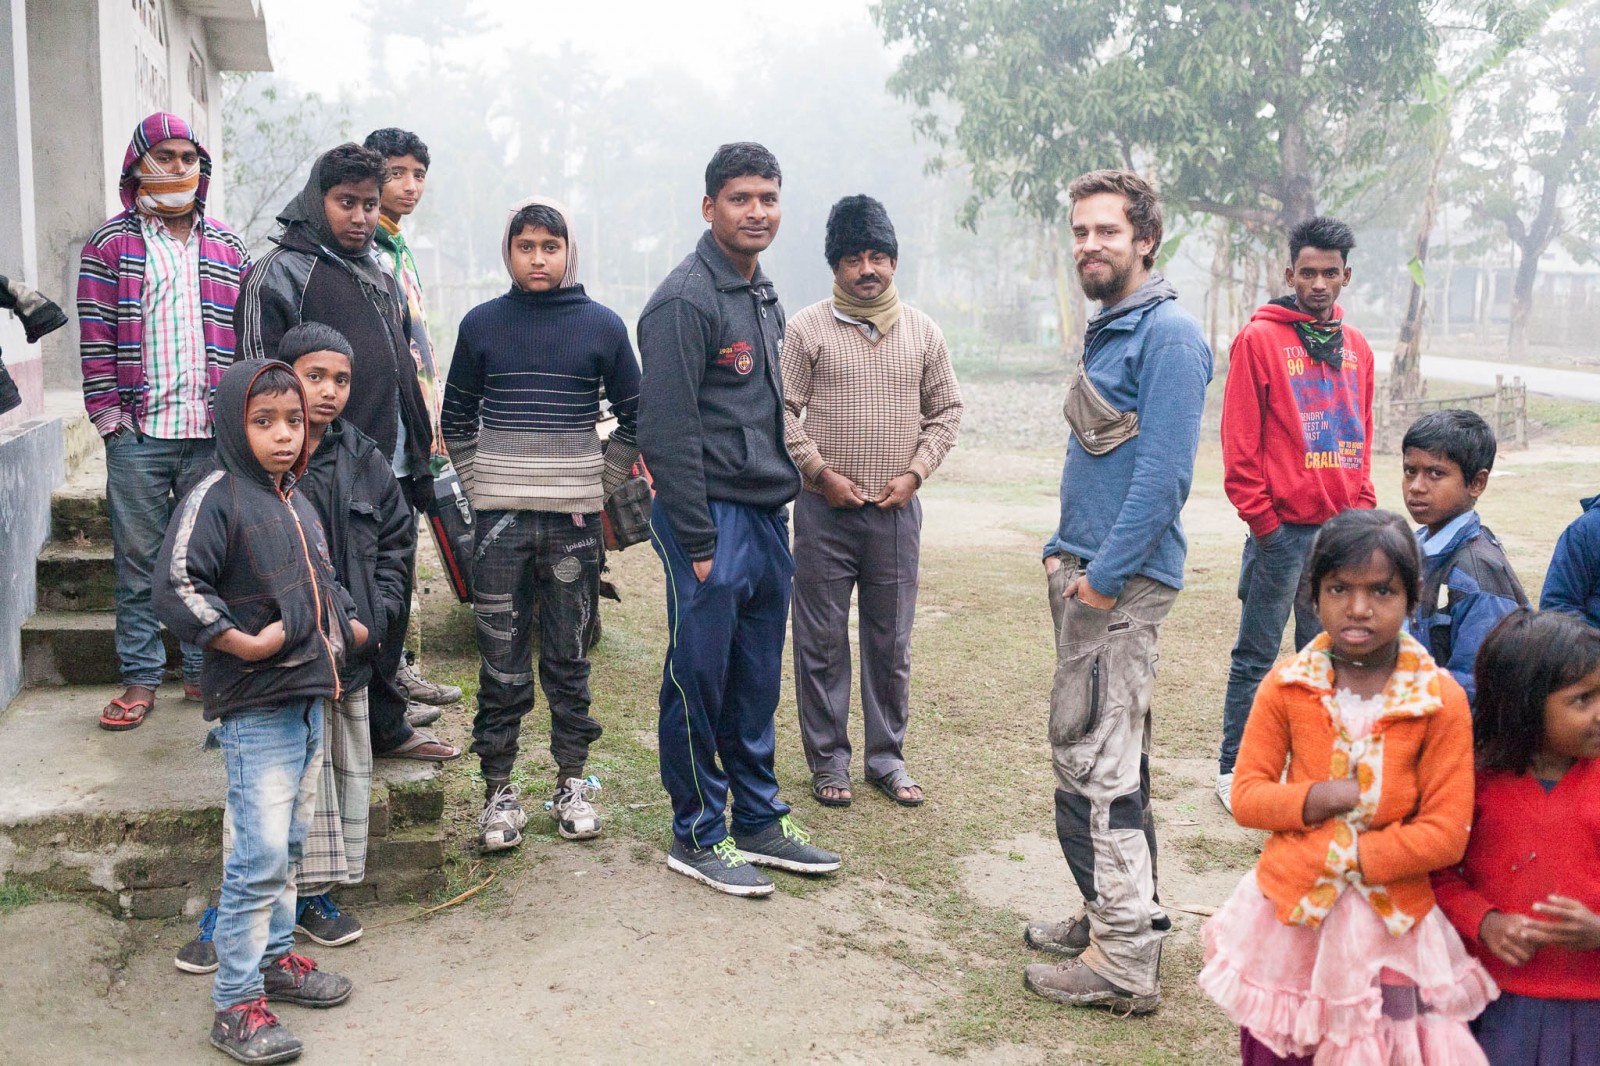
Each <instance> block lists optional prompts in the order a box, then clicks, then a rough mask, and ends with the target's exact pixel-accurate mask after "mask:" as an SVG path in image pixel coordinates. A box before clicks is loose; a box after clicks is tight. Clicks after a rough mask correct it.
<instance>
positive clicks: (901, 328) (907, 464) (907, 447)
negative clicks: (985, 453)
mask: <svg viewBox="0 0 1600 1066" xmlns="http://www.w3.org/2000/svg"><path fill="white" fill-rule="evenodd" d="M783 401H784V407H785V411H784V429H785V436H786V437H787V442H788V445H789V454H790V455H791V456H793V457H794V461H795V465H796V466H798V467H799V468H800V473H801V474H803V475H804V477H805V485H806V488H807V489H809V490H811V491H812V492H817V491H820V490H819V488H818V485H817V479H818V478H819V477H820V476H821V475H822V471H823V470H824V469H831V470H833V471H835V472H836V473H839V474H842V475H843V476H845V477H847V478H849V479H850V480H852V481H854V482H855V483H856V484H857V485H860V486H861V488H862V489H863V490H865V492H866V494H867V495H868V496H869V497H875V496H877V495H878V494H880V493H881V492H883V489H884V486H885V485H887V484H888V483H889V481H890V480H891V479H893V478H897V477H899V476H900V475H901V474H904V473H905V472H906V471H908V470H914V471H916V472H917V474H918V476H920V477H921V478H923V480H926V479H927V478H928V477H929V476H931V475H932V474H933V472H934V471H935V470H937V469H938V467H939V464H940V463H941V462H943V461H944V457H945V454H946V453H947V452H949V451H950V449H951V448H952V447H954V446H955V443H956V431H957V430H959V429H960V428H961V410H962V404H961V387H960V386H959V385H957V384H956V375H955V371H954V370H953V369H951V366H950V352H949V349H947V348H946V347H945V343H944V334H943V333H941V332H940V331H939V327H938V326H937V325H935V324H934V321H933V319H931V318H929V317H928V316H927V315H925V314H923V313H922V312H921V311H918V310H916V309H915V308H912V307H904V308H902V310H901V314H900V321H898V322H896V323H895V324H894V326H893V327H892V328H891V329H890V330H889V332H888V333H885V334H883V335H881V336H880V337H879V338H878V339H877V341H876V342H873V341H869V340H868V339H867V337H866V334H865V333H864V332H863V330H862V329H861V327H860V326H856V325H852V324H850V323H849V322H842V321H840V320H839V318H838V317H837V316H836V315H835V314H834V313H833V301H832V300H823V301H821V302H820V303H814V304H812V305H811V306H810V307H807V308H805V309H804V310H802V311H801V312H799V313H798V314H796V315H795V316H794V317H793V318H791V319H789V325H788V329H787V331H786V333H785V334H784V338H783Z"/></svg>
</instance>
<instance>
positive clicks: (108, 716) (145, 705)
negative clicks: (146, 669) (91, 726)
mask: <svg viewBox="0 0 1600 1066" xmlns="http://www.w3.org/2000/svg"><path fill="white" fill-rule="evenodd" d="M135 690H137V691H141V692H149V693H150V695H149V696H134V697H133V698H131V699H130V698H129V695H128V694H129V693H131V692H134V691H135ZM155 707H156V694H155V692H154V691H152V690H151V689H149V688H147V687H145V686H144V685H129V686H128V691H127V692H124V693H123V694H122V695H121V696H117V697H115V698H113V699H112V701H111V702H110V703H108V704H106V705H105V708H104V709H103V710H102V711H101V712H100V728H101V729H108V730H110V731H111V732H113V733H121V732H124V731H126V730H129V729H138V728H139V727H140V726H142V725H144V720H145V718H147V717H149V714H150V712H151V711H153V710H155ZM113 709H115V710H117V711H120V712H121V713H120V714H117V715H116V716H115V717H113V716H112V710H113Z"/></svg>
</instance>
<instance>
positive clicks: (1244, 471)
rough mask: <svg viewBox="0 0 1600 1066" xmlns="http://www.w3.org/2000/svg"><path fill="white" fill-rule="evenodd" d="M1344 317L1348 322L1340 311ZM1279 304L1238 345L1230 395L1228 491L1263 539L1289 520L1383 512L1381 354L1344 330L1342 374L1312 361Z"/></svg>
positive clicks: (1294, 317) (1256, 318)
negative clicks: (1376, 417) (1378, 400)
mask: <svg viewBox="0 0 1600 1066" xmlns="http://www.w3.org/2000/svg"><path fill="white" fill-rule="evenodd" d="M1334 317H1335V318H1339V317H1342V315H1341V312H1340V311H1339V309H1338V308H1335V309H1334ZM1311 321H1315V319H1314V318H1313V317H1312V316H1311V315H1308V314H1306V313H1305V312H1303V311H1300V310H1298V309H1297V308H1292V307H1284V306H1283V305H1281V304H1276V303H1269V304H1266V305H1264V306H1262V307H1260V308H1259V309H1257V311H1256V313H1255V314H1254V315H1252V316H1251V318H1250V321H1249V322H1248V323H1247V324H1246V325H1245V327H1244V329H1242V330H1240V331H1239V335H1238V336H1237V337H1235V338H1234V339H1233V347H1232V348H1231V349H1230V352H1229V356H1228V381H1227V384H1226V386H1225V387H1224V389H1223V394H1222V465H1223V488H1224V489H1226V491H1227V493H1228V499H1229V500H1231V501H1232V502H1233V506H1234V507H1235V509H1237V510H1238V512H1239V517H1240V518H1241V519H1243V520H1244V522H1245V524H1246V525H1248V526H1249V527H1250V532H1251V533H1253V534H1254V535H1255V536H1258V537H1264V536H1266V535H1267V534H1268V533H1271V532H1272V531H1273V530H1274V529H1277V528H1278V525H1279V524H1280V523H1282V522H1290V523H1293V524H1296V525H1321V524H1322V523H1323V522H1326V521H1327V520H1328V519H1330V518H1332V517H1333V516H1334V515H1336V514H1338V513H1339V512H1340V511H1346V510H1349V509H1350V508H1352V507H1376V506H1377V502H1378V495H1377V492H1376V490H1375V489H1374V488H1373V487H1372V390H1373V382H1374V377H1375V375H1374V371H1373V363H1372V348H1371V347H1369V346H1368V344H1367V339H1366V338H1365V337H1363V336H1362V335H1361V333H1360V332H1359V331H1358V330H1356V329H1355V328H1354V327H1352V326H1351V325H1349V323H1345V325H1344V361H1343V365H1342V366H1341V367H1340V369H1338V370H1334V369H1333V368H1332V367H1330V366H1328V365H1327V364H1326V363H1322V362H1318V361H1317V360H1315V359H1312V358H1311V357H1310V356H1309V355H1307V354H1306V350H1305V348H1304V347H1303V346H1302V345H1301V343H1300V336H1299V334H1297V333H1296V332H1295V330H1294V325H1293V324H1294V323H1295V322H1311Z"/></svg>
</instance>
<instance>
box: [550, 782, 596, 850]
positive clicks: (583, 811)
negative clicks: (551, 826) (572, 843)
mask: <svg viewBox="0 0 1600 1066" xmlns="http://www.w3.org/2000/svg"><path fill="white" fill-rule="evenodd" d="M599 792H600V781H599V780H598V779H597V778H595V777H594V776H592V775H591V776H589V777H583V778H578V777H569V778H567V779H566V780H565V781H563V782H562V783H561V784H559V785H557V786H556V794H555V796H554V797H552V798H551V800H550V806H549V810H550V817H552V818H554V819H555V820H556V832H558V833H560V834H561V835H562V836H564V837H566V838H567V839H568V840H587V839H588V838H589V837H597V836H599V835H600V812H599V811H597V810H595V807H594V798H595V796H596V795H598V794H599Z"/></svg>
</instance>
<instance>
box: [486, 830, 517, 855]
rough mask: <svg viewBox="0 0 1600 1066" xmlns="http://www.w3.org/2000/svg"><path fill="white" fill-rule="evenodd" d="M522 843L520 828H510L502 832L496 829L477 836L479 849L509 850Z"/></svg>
mask: <svg viewBox="0 0 1600 1066" xmlns="http://www.w3.org/2000/svg"><path fill="white" fill-rule="evenodd" d="M521 843H522V833H521V831H520V830H516V829H510V830H506V831H504V832H500V831H496V832H494V833H486V834H484V835H483V836H480V837H479V838H478V850H479V851H510V850H511V849H512V848H514V847H516V846H517V845H518V844H521Z"/></svg>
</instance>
